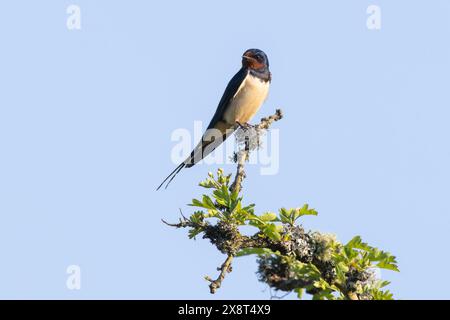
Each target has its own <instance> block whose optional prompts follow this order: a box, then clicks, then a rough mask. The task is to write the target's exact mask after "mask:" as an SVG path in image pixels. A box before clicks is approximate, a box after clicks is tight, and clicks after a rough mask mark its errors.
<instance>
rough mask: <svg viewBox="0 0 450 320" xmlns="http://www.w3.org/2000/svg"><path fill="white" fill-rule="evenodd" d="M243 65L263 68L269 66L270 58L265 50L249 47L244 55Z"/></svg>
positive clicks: (258, 68) (254, 68)
mask: <svg viewBox="0 0 450 320" xmlns="http://www.w3.org/2000/svg"><path fill="white" fill-rule="evenodd" d="M242 66H243V67H246V68H250V69H253V70H262V69H266V68H268V67H269V59H268V58H267V55H266V54H265V53H264V51H262V50H259V49H248V50H247V51H245V52H244V54H243V55H242Z"/></svg>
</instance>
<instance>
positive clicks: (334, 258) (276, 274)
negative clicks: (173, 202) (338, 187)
mask: <svg viewBox="0 0 450 320" xmlns="http://www.w3.org/2000/svg"><path fill="white" fill-rule="evenodd" d="M230 185H231V174H230V175H225V174H224V172H223V171H222V170H221V169H219V170H218V171H217V174H216V175H213V174H212V173H209V174H208V177H207V179H206V180H204V181H202V182H201V183H200V186H201V187H203V188H204V189H205V190H206V191H207V192H206V193H205V194H203V195H202V196H201V197H199V198H196V199H193V200H192V203H191V204H190V206H192V207H195V208H196V210H195V211H194V212H193V213H192V215H191V216H190V217H188V218H186V217H183V218H182V219H180V223H178V224H171V226H175V227H177V228H181V227H183V228H188V235H189V238H191V239H193V238H196V237H198V236H200V235H201V236H202V237H203V238H204V239H208V240H209V241H210V242H211V243H212V244H213V245H215V246H216V248H217V249H218V250H219V251H221V252H222V253H224V254H226V255H227V260H226V261H225V262H224V264H223V265H222V266H221V268H219V270H220V271H221V273H220V275H219V277H218V278H217V279H216V280H211V279H210V278H209V277H207V280H209V281H210V282H211V284H210V289H211V293H214V292H215V291H216V290H217V289H218V288H219V287H220V285H221V282H222V281H223V280H224V278H225V275H226V274H227V273H228V272H231V261H232V259H233V258H235V257H242V256H248V255H253V256H256V257H257V262H258V270H257V275H258V278H259V280H260V281H262V282H264V283H266V284H267V285H268V286H270V287H271V288H273V289H275V290H278V291H284V292H295V293H296V294H297V296H298V297H299V298H302V297H304V293H305V292H306V293H308V294H309V297H312V299H321V300H323V299H327V300H336V299H351V300H390V299H393V295H392V293H391V292H390V291H389V290H386V286H387V285H389V282H388V281H383V280H382V279H378V278H377V276H376V274H377V273H376V269H387V270H392V271H399V270H398V266H397V261H396V258H395V257H394V256H393V255H391V254H390V253H389V252H386V251H382V250H380V249H378V248H376V247H373V246H370V245H369V244H367V243H365V242H363V241H362V239H361V237H360V236H355V237H354V238H352V239H351V240H350V241H348V242H347V243H345V244H344V243H341V242H339V241H338V240H337V238H336V236H335V235H333V234H325V233H320V232H318V231H307V230H305V229H304V228H303V226H302V224H301V222H302V217H304V216H316V215H317V214H318V213H317V211H316V210H315V209H312V208H310V207H309V206H308V205H307V204H305V205H303V206H301V207H298V208H281V209H279V210H278V212H264V211H262V213H257V212H256V209H255V205H254V204H246V203H244V202H243V195H242V191H241V190H240V188H233V187H232V185H231V186H230ZM236 189H238V191H236ZM243 226H251V227H253V228H254V230H255V232H254V234H253V235H250V236H249V235H246V234H243V233H242V232H241V231H240V229H241V228H242V227H243Z"/></svg>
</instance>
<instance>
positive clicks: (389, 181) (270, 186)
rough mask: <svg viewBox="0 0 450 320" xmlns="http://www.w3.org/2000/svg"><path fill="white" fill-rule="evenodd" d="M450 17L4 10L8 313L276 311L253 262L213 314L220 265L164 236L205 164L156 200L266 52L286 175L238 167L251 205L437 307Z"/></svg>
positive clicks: (2, 162) (295, 5) (421, 8)
mask: <svg viewBox="0 0 450 320" xmlns="http://www.w3.org/2000/svg"><path fill="white" fill-rule="evenodd" d="M71 3H75V4H78V5H80V7H81V10H82V30H80V31H69V30H67V28H66V17H67V14H66V8H67V6H68V5H69V4H71ZM370 4H377V5H380V6H381V9H382V29H381V30H380V31H369V30H368V29H367V28H366V17H367V15H366V8H367V6H368V5H370ZM449 17H450V2H449V1H447V0H441V1H438V0H435V1H414V3H413V2H411V1H406V0H403V1H382V0H372V1H362V0H353V1H331V0H329V1H318V0H314V1H312V0H311V1H261V0H260V1H222V3H219V2H218V1H206V0H205V1H158V2H156V1H153V2H151V1H143V0H142V1H106V0H103V1H87V0H84V1H82V0H78V1H73V2H69V1H12V0H9V1H2V2H1V5H0V41H1V46H0V150H1V151H0V152H1V153H0V219H1V220H0V248H1V250H0V256H1V260H0V261H1V262H0V297H1V298H193V299H197V298H258V299H259V298H262V299H265V298H269V297H270V293H269V291H268V290H267V288H266V286H265V285H264V284H262V283H259V282H258V281H257V279H256V276H255V270H256V263H255V260H254V258H243V259H239V260H237V261H236V262H235V264H234V271H233V273H232V274H230V275H229V277H228V278H227V279H226V281H225V282H224V284H223V287H222V288H221V290H219V292H218V293H217V294H216V295H215V296H211V295H210V294H209V292H208V288H207V283H206V282H205V281H204V280H203V276H204V275H207V274H208V275H211V276H215V275H216V274H217V273H216V271H215V268H216V267H217V266H218V265H220V263H221V262H222V260H223V258H224V257H223V256H222V255H221V254H219V253H218V252H217V250H216V249H215V248H214V247H212V246H211V245H210V244H209V243H208V242H207V241H205V240H201V239H199V240H197V241H189V240H188V239H187V237H186V232H185V231H184V230H172V229H170V228H168V227H166V226H165V225H163V224H162V223H161V222H160V219H161V218H165V219H167V220H171V221H175V220H176V219H177V218H178V208H183V209H184V210H185V212H186V213H189V212H190V208H188V207H186V206H185V205H186V204H187V203H188V202H190V200H191V198H192V197H193V196H196V195H198V194H199V193H200V192H201V191H202V190H200V189H199V188H197V187H193V186H194V185H195V184H196V183H197V182H198V181H199V180H201V179H202V178H204V176H205V175H206V173H207V172H208V171H209V170H215V166H213V167H207V166H205V165H202V166H198V167H194V168H192V169H189V170H186V171H185V172H182V174H180V176H179V177H177V179H176V180H175V181H174V183H173V185H172V186H171V187H170V188H169V189H168V190H166V191H161V192H158V193H157V192H155V187H156V186H157V185H158V184H159V182H160V181H161V180H162V178H163V177H164V176H165V175H166V174H167V173H169V172H170V171H171V170H172V168H173V167H174V164H172V163H171V161H170V150H171V148H172V147H173V142H171V141H170V135H171V133H172V131H173V130H174V129H176V128H189V129H190V128H192V126H193V121H194V120H203V121H205V122H207V121H209V119H210V117H211V116H212V114H213V112H214V110H215V108H216V105H217V102H218V100H219V98H220V96H221V94H222V92H223V89H224V87H225V85H226V83H227V82H228V80H229V79H230V78H231V76H232V75H233V74H234V73H235V72H236V71H237V70H238V68H239V66H240V55H241V54H242V53H243V51H244V50H245V49H247V48H250V47H258V48H261V49H263V50H265V51H266V52H267V54H268V55H269V58H270V62H271V70H272V73H273V85H272V88H271V93H270V98H269V100H268V101H267V103H266V105H265V106H264V107H263V108H262V109H261V111H260V113H259V115H258V118H259V116H263V115H268V114H271V113H272V112H273V110H274V109H275V107H278V106H280V107H282V108H283V110H284V111H285V114H286V118H285V119H284V120H283V121H282V122H279V123H277V124H276V125H275V126H274V127H277V128H279V129H280V137H281V147H280V171H279V174H278V175H274V176H261V175H259V170H258V167H257V166H253V167H251V168H249V170H248V176H249V179H248V180H246V182H245V190H246V199H247V200H248V201H249V202H255V203H256V204H257V209H259V210H261V211H262V210H276V209H277V208H279V207H281V206H288V207H294V206H298V205H301V204H303V203H305V202H307V203H309V204H310V205H311V206H312V207H314V208H317V210H318V211H319V216H318V217H308V218H305V219H304V224H305V227H306V228H311V229H317V230H321V231H328V232H334V233H336V234H337V235H338V237H339V238H340V239H341V240H342V241H348V240H349V239H350V238H351V237H352V236H353V235H355V234H360V235H361V236H362V237H363V239H364V240H366V241H368V242H370V243H371V244H373V245H376V246H379V247H380V248H383V249H386V250H389V251H391V252H392V253H394V254H395V255H397V256H398V260H399V263H400V268H401V273H393V272H387V271H386V272H384V273H383V276H384V277H385V278H387V279H389V280H392V285H391V289H392V291H393V292H394V293H395V294H396V297H398V298H404V299H405V298H449V297H450V293H449V292H448V290H449V289H448V288H449V287H450V278H449V277H448V265H449V263H450V258H449V256H448V247H449V240H448V239H449V238H448V237H449V229H450V218H449V211H450V202H449V184H450V182H449V181H450V167H449V163H450V146H449V136H450V126H449V122H450V111H449V107H450V98H449V80H450V77H449V74H450V19H449ZM225 169H226V170H227V171H230V170H233V171H234V169H235V168H234V166H231V165H229V166H226V167H225ZM70 264H77V265H80V266H81V268H82V289H81V290H80V291H69V290H68V289H67V288H66V285H65V281H66V276H67V275H66V273H65V271H66V267H67V266H68V265H70Z"/></svg>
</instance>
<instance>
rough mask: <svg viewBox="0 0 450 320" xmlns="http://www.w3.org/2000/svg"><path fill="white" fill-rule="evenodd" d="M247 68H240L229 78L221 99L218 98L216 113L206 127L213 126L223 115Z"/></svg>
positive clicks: (245, 74) (243, 78)
mask: <svg viewBox="0 0 450 320" xmlns="http://www.w3.org/2000/svg"><path fill="white" fill-rule="evenodd" d="M247 73H248V70H247V69H246V68H241V69H240V70H239V71H238V72H237V73H236V74H235V75H234V77H233V78H231V80H230V82H229V83H228V85H227V87H226V89H225V92H224V93H223V96H222V99H220V102H219V105H218V106H217V110H216V113H214V116H213V118H212V119H211V122H210V123H209V125H208V129H211V128H214V126H215V125H216V123H217V122H219V121H220V120H222V119H223V115H224V113H225V110H226V109H227V107H228V105H229V104H230V101H231V99H233V97H234V95H235V94H236V92H237V91H238V89H239V87H240V86H241V84H242V82H243V81H244V80H245V77H246V76H247Z"/></svg>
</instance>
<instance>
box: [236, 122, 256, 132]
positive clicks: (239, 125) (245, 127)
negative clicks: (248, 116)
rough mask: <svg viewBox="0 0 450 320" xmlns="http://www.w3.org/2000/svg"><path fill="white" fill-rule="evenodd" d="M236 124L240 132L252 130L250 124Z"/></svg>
mask: <svg viewBox="0 0 450 320" xmlns="http://www.w3.org/2000/svg"><path fill="white" fill-rule="evenodd" d="M236 124H237V126H238V127H239V128H241V129H242V130H244V131H247V130H248V129H250V128H253V125H251V124H250V123H248V122H245V123H243V124H242V123H240V122H239V121H236Z"/></svg>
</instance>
